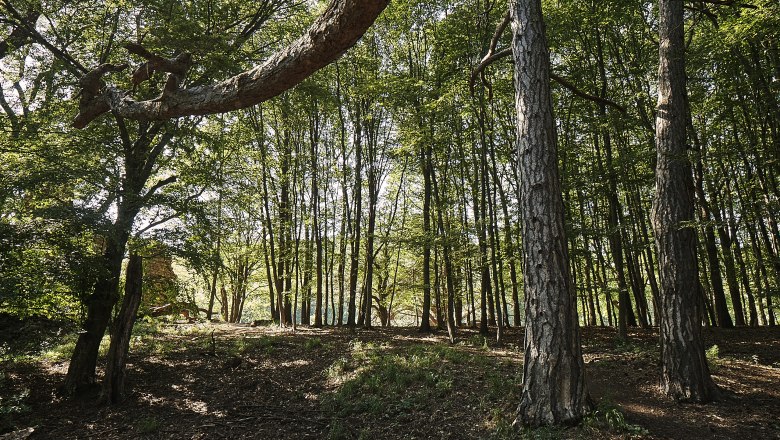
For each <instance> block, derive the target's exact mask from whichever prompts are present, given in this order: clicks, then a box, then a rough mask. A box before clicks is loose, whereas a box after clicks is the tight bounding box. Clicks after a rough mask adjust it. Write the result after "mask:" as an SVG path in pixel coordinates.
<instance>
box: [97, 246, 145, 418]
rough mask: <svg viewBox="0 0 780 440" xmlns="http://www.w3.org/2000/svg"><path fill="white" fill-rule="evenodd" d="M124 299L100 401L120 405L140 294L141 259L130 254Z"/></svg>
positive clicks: (141, 285) (109, 353) (115, 328)
mask: <svg viewBox="0 0 780 440" xmlns="http://www.w3.org/2000/svg"><path fill="white" fill-rule="evenodd" d="M125 279H126V282H125V297H124V300H123V301H122V308H121V309H120V311H119V315H118V316H117V318H116V324H115V325H114V328H113V331H112V334H111V345H110V347H109V349H108V360H107V362H106V377H105V379H104V380H103V391H102V393H103V398H104V399H106V401H108V402H110V403H119V402H120V401H121V400H122V399H123V398H124V396H125V372H126V366H127V355H128V352H129V351H130V335H131V333H132V331H133V325H134V324H135V317H136V314H137V313H138V306H140V305H141V294H142V291H143V259H142V258H141V256H139V255H137V254H130V260H129V261H128V263H127V275H126V278H125Z"/></svg>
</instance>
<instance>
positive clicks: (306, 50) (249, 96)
mask: <svg viewBox="0 0 780 440" xmlns="http://www.w3.org/2000/svg"><path fill="white" fill-rule="evenodd" d="M388 2H389V0H333V2H332V3H331V4H330V5H329V6H328V8H327V9H326V10H325V12H324V13H323V14H322V15H321V16H320V17H319V18H318V19H317V20H315V21H314V23H313V24H312V25H311V27H309V29H308V30H307V31H306V32H305V33H304V34H303V35H302V36H301V37H299V38H298V39H297V40H296V41H294V42H293V43H292V44H290V45H289V46H288V47H286V48H285V49H283V50H281V51H279V52H277V53H275V54H274V55H272V56H271V57H270V58H269V59H268V60H267V61H266V62H264V63H263V64H261V65H259V66H257V67H255V68H253V69H251V70H248V71H245V72H242V73H240V74H238V75H236V76H234V77H232V78H229V79H227V80H224V81H222V82H219V83H216V84H211V85H204V86H196V87H191V88H187V89H179V90H173V91H171V92H170V93H163V94H162V95H161V96H160V97H159V98H157V99H154V100H150V101H134V100H133V99H131V98H129V97H128V96H127V93H126V92H123V91H120V90H117V89H115V88H113V87H108V88H107V93H106V94H105V95H102V96H100V97H99V98H100V99H96V100H95V101H94V102H92V105H90V106H86V107H85V106H81V105H80V106H79V115H78V116H76V119H75V120H74V121H73V126H74V127H76V128H83V127H85V126H86V125H87V124H89V123H90V122H92V121H93V120H94V119H95V118H97V117H98V116H100V115H101V114H103V113H105V112H107V111H108V110H111V111H113V112H114V113H116V114H117V115H119V116H121V117H124V118H127V119H134V120H165V119H171V118H176V117H181V116H189V115H206V114H214V113H223V112H228V111H231V110H237V109H240V108H245V107H250V106H253V105H255V104H258V103H260V102H263V101H266V100H268V99H270V98H273V97H274V96H277V95H279V94H281V93H282V92H284V91H286V90H288V89H290V88H292V87H294V86H295V85H296V84H298V83H299V82H301V81H303V80H304V79H305V78H307V77H308V76H310V75H311V74H313V73H314V72H316V71H317V70H319V69H321V68H322V67H325V66H326V65H328V64H329V63H331V62H332V61H334V60H335V59H337V58H338V57H339V56H341V54H343V53H344V52H345V51H346V50H347V49H349V48H350V47H352V46H353V45H354V44H355V43H356V42H357V40H358V39H360V37H361V36H363V34H364V33H365V32H366V30H367V29H368V28H369V27H370V26H371V24H373V23H374V20H376V18H377V17H378V16H379V14H380V13H381V12H382V11H383V10H384V9H385V7H386V6H387V4H388Z"/></svg>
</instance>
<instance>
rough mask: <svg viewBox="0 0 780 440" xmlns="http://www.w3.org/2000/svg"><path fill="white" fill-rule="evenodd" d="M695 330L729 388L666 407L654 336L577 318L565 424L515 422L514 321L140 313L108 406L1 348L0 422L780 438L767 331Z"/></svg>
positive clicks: (239, 433) (778, 386)
mask: <svg viewBox="0 0 780 440" xmlns="http://www.w3.org/2000/svg"><path fill="white" fill-rule="evenodd" d="M705 332H706V335H707V347H712V346H714V345H717V348H716V349H710V350H709V352H708V353H709V358H710V362H711V365H712V368H713V375H714V378H715V380H716V382H717V383H718V384H719V385H720V386H721V387H723V388H724V389H726V390H728V391H730V392H732V393H734V396H733V397H732V398H730V399H728V400H725V401H723V402H718V403H713V404H707V405H678V404H675V403H672V402H669V401H668V400H666V399H665V398H663V397H662V396H661V395H659V394H658V392H657V389H656V387H655V385H656V383H657V365H658V343H657V334H656V333H655V332H654V331H652V330H637V331H634V332H632V333H631V337H630V339H629V342H627V343H623V344H618V343H617V342H616V340H615V338H614V332H613V331H612V330H611V329H603V328H586V329H584V331H583V342H584V349H583V351H584V356H585V361H586V365H587V375H588V380H589V387H590V390H591V394H592V396H593V397H594V399H595V400H596V401H598V402H599V405H598V409H597V410H596V411H595V412H594V414H593V415H591V416H589V417H588V418H587V419H586V420H585V422H584V423H583V425H582V426H580V427H578V428H570V429H560V430H556V429H542V430H535V431H524V432H517V431H514V430H513V429H512V428H511V422H512V419H513V412H514V410H515V407H516V405H517V402H518V400H519V386H520V380H521V360H522V351H521V350H520V346H521V345H522V330H521V329H510V330H509V331H508V332H507V336H506V338H505V342H504V343H503V344H501V345H498V346H497V345H496V344H494V343H493V342H492V341H490V340H485V339H484V338H482V337H481V336H479V335H478V334H477V333H476V332H474V331H472V330H467V329H464V330H462V331H461V332H460V334H459V341H460V342H458V343H456V344H455V345H449V344H448V343H447V342H446V334H445V333H444V332H440V333H438V334H433V335H425V334H420V333H418V332H417V331H416V330H414V329H404V328H393V329H377V330H372V331H365V330H358V331H357V332H348V331H347V330H345V329H338V328H336V329H333V328H328V329H312V328H307V327H300V328H298V331H296V332H295V333H293V332H292V331H291V330H289V329H278V328H275V327H256V328H253V327H248V326H241V325H229V324H189V325H173V324H169V325H164V324H159V323H140V324H139V326H138V327H136V330H135V332H134V340H133V347H132V349H131V359H130V364H129V365H128V371H129V382H128V388H129V390H131V395H130V396H129V398H128V399H127V400H126V401H125V402H124V403H122V404H120V405H115V406H102V405H98V404H96V403H95V401H94V399H92V400H90V399H81V400H76V401H73V400H71V401H65V400H61V399H60V398H58V397H57V396H56V395H55V394H54V389H55V388H56V385H57V384H58V383H59V382H60V381H61V380H62V379H63V377H64V373H65V371H66V367H67V356H66V355H65V353H67V350H60V351H57V349H56V347H54V348H52V347H49V348H48V349H47V353H48V354H47V355H46V356H42V355H40V353H38V355H35V353H34V350H31V349H30V348H29V347H27V348H26V350H27V355H25V356H20V353H18V352H16V353H15V352H14V351H13V350H11V349H10V348H8V347H9V346H6V349H5V354H3V357H2V358H1V361H2V370H0V371H2V372H1V373H0V398H1V399H2V400H0V432H6V431H9V430H11V429H20V428H26V427H35V431H34V433H33V434H32V436H31V437H30V438H33V439H35V438H41V439H43V438H49V439H64V438H98V439H120V438H123V439H124V438H126V439H130V438H133V439H134V438H172V439H173V438H176V439H207V438H208V439H212V438H226V439H240V438H252V439H265V438H277V439H309V438H311V439H321V438H333V439H340V438H344V439H349V438H356V439H357V438H375V439H430V438H436V439H472V438H474V439H477V438H479V439H482V438H495V439H502V438H551V439H552V438H567V439H568V438H581V439H589V438H615V439H618V438H646V439H665V438H683V439H686V440H694V439H737V438H745V439H748V438H780V422H778V419H777V415H778V414H780V330H772V329H764V328H761V329H737V330H729V331H725V330H717V329H713V330H705ZM50 337H51V338H55V339H57V340H64V341H67V340H68V337H67V336H63V335H58V333H57V332H55V333H52V334H51V335H50ZM0 342H2V341H0ZM45 345H46V344H43V346H45ZM50 345H51V344H50ZM19 350H21V349H19ZM52 353H54V354H52ZM0 438H1V437H0Z"/></svg>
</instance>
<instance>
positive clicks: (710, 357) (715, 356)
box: [704, 345, 721, 373]
mask: <svg viewBox="0 0 780 440" xmlns="http://www.w3.org/2000/svg"><path fill="white" fill-rule="evenodd" d="M704 356H705V357H706V358H707V364H709V366H710V372H712V373H717V372H718V370H719V369H720V365H721V359H720V348H719V347H718V346H717V345H713V346H712V347H710V348H708V349H707V350H706V351H705V352H704Z"/></svg>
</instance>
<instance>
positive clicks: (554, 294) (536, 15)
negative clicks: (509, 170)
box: [510, 0, 590, 426]
mask: <svg viewBox="0 0 780 440" xmlns="http://www.w3.org/2000/svg"><path fill="white" fill-rule="evenodd" d="M510 14H511V18H512V30H513V41H512V52H513V56H514V60H515V97H516V105H517V150H518V151H517V154H518V163H519V172H518V174H519V176H520V213H521V218H522V223H521V224H522V232H521V235H522V237H523V246H522V247H523V279H524V286H525V295H526V302H525V316H526V328H525V361H524V363H523V389H522V396H521V399H520V405H519V407H518V409H517V419H516V421H515V423H517V424H522V425H529V426H540V425H557V424H567V423H576V422H577V421H579V420H580V419H581V418H582V417H583V416H584V415H585V414H586V413H587V412H588V411H589V409H590V399H589V397H588V392H587V390H586V387H585V366H584V363H583V360H582V349H581V345H580V332H579V323H578V320H577V306H576V302H575V301H576V299H575V296H574V290H573V286H572V284H571V275H570V273H569V261H568V259H569V254H568V247H567V243H566V232H565V228H564V222H563V213H564V207H563V199H562V198H561V186H560V185H561V184H560V178H559V176H558V162H557V146H556V143H557V140H556V134H555V125H554V124H555V121H554V118H553V114H552V100H551V97H550V70H549V69H550V66H549V65H550V56H549V52H548V49H547V41H546V39H545V35H544V22H543V19H542V4H541V0H512V1H511V2H510Z"/></svg>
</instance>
